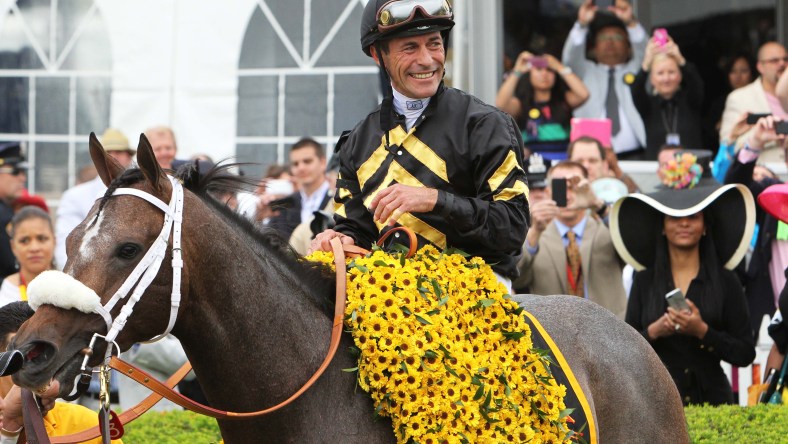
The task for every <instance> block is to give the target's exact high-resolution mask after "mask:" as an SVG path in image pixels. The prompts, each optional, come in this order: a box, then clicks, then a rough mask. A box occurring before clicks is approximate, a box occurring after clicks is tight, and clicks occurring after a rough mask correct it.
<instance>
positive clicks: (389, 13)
mask: <svg viewBox="0 0 788 444" xmlns="http://www.w3.org/2000/svg"><path fill="white" fill-rule="evenodd" d="M453 26H454V12H453V11H452V8H451V4H449V1H448V0H369V2H368V3H367V6H365V7H364V13H363V15H362V16H361V49H362V50H363V51H364V54H366V55H368V56H370V57H371V56H372V55H371V54H370V51H369V47H370V46H372V45H374V44H376V43H377V42H379V41H381V40H385V39H390V38H393V37H399V36H403V35H421V34H428V33H430V32H435V31H439V32H440V33H441V35H442V36H443V45H444V47H445V46H446V45H447V43H448V41H449V33H450V32H451V28H452V27H453Z"/></svg>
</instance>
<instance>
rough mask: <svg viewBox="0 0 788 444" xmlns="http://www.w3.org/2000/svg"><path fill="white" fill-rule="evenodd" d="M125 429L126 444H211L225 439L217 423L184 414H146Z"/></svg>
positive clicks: (204, 417) (180, 412) (199, 416)
mask: <svg viewBox="0 0 788 444" xmlns="http://www.w3.org/2000/svg"><path fill="white" fill-rule="evenodd" d="M125 429H126V433H125V434H124V435H123V438H122V439H123V443H124V444H145V443H154V442H155V443H157V444H182V443H192V444H208V443H218V442H219V441H221V439H222V435H221V434H220V433H219V426H218V425H217V424H216V420H215V419H213V418H209V417H207V416H202V415H198V414H197V413H192V412H187V411H183V410H178V411H172V412H147V413H145V414H144V415H142V416H141V417H140V418H139V419H137V420H136V421H134V422H132V423H130V424H127V425H126V427H125Z"/></svg>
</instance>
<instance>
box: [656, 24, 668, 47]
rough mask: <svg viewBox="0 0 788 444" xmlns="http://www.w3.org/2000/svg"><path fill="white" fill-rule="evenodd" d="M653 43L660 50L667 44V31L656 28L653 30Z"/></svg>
mask: <svg viewBox="0 0 788 444" xmlns="http://www.w3.org/2000/svg"><path fill="white" fill-rule="evenodd" d="M654 43H656V44H657V46H659V47H660V48H661V47H663V46H665V45H667V44H668V30H667V29H665V28H657V29H655V30H654Z"/></svg>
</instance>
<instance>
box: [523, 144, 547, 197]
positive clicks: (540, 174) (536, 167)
mask: <svg viewBox="0 0 788 444" xmlns="http://www.w3.org/2000/svg"><path fill="white" fill-rule="evenodd" d="M528 186H529V187H530V188H537V189H539V188H547V165H545V163H544V159H543V158H542V156H540V155H539V153H534V154H531V157H529V158H528Z"/></svg>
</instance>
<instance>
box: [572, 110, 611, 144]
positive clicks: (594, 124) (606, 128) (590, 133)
mask: <svg viewBox="0 0 788 444" xmlns="http://www.w3.org/2000/svg"><path fill="white" fill-rule="evenodd" d="M571 125H572V129H571V131H570V133H569V142H574V141H575V139H579V138H581V137H583V136H586V137H593V138H594V139H596V140H598V141H600V142H601V143H602V146H603V147H606V148H610V147H611V146H612V145H611V144H610V135H611V134H612V126H613V125H612V123H611V122H610V119H586V118H580V117H574V118H572V122H571Z"/></svg>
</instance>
